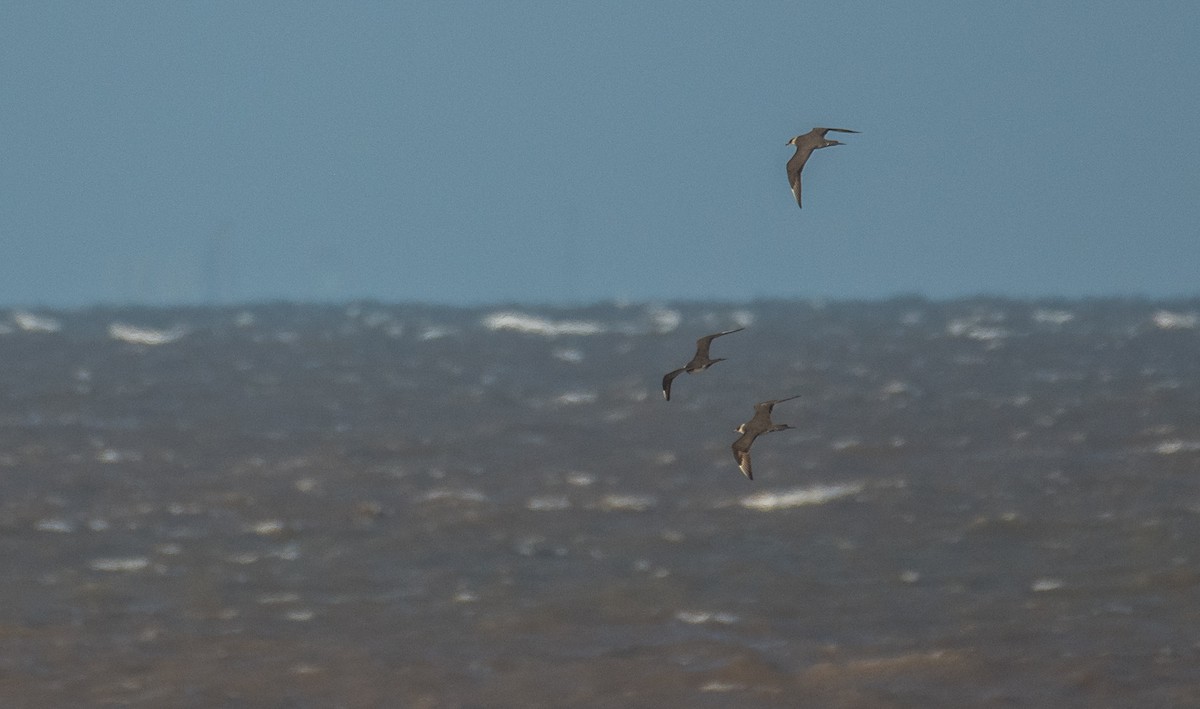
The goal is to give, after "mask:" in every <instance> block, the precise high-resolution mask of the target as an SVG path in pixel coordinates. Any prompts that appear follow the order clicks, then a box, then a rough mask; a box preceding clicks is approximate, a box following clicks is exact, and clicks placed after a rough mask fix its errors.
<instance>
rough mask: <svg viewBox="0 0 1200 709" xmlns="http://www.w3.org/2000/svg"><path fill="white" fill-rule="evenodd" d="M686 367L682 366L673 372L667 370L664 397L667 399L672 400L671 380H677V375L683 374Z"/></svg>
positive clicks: (664, 378) (664, 380) (664, 379)
mask: <svg viewBox="0 0 1200 709" xmlns="http://www.w3.org/2000/svg"><path fill="white" fill-rule="evenodd" d="M686 369H687V368H686V367H680V368H679V369H676V370H675V371H673V372H667V373H666V375H665V376H664V377H663V397H664V398H665V399H666V400H667V401H670V400H671V382H672V381H674V380H675V377H678V376H679V375H680V374H683V373H684V371H685V370H686Z"/></svg>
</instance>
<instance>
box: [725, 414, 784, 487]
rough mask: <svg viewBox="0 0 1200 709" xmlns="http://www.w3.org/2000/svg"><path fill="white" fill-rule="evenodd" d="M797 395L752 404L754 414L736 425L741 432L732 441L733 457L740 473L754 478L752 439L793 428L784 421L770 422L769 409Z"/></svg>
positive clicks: (751, 478)
mask: <svg viewBox="0 0 1200 709" xmlns="http://www.w3.org/2000/svg"><path fill="white" fill-rule="evenodd" d="M799 396H800V395H799V394H797V395H796V396H789V397H788V398H786V399H771V400H769V401H760V402H758V403H757V404H755V405H754V416H753V417H752V418H751V419H750V420H749V421H747V422H746V423H743V424H742V425H740V426H738V427H737V432H738V433H740V434H742V436H741V438H739V439H737V440H736V441H734V442H733V446H732V448H733V459H734V460H736V461H737V464H738V468H740V469H741V471H742V474H743V475H745V476H746V477H747V478H748V479H750V480H753V479H754V473H753V471H752V469H751V468H750V446H751V445H753V444H754V439H756V438H758V437H759V436H761V435H762V434H764V433H773V432H775V431H783V430H785V429H789V428H793V427H792V426H789V425H788V424H786V423H774V422H772V421H771V410H772V409H774V408H775V404H779V403H782V402H784V401H791V400H792V399H796V398H798V397H799Z"/></svg>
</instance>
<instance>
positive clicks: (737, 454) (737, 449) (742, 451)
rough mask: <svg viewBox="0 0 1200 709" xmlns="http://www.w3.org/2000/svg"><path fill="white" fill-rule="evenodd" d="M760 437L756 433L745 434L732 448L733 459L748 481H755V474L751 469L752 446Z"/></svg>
mask: <svg viewBox="0 0 1200 709" xmlns="http://www.w3.org/2000/svg"><path fill="white" fill-rule="evenodd" d="M757 437H758V435H757V434H754V433H743V434H742V436H741V438H739V439H737V440H736V441H734V442H733V445H732V446H730V447H731V448H732V449H733V459H734V460H736V461H737V464H738V468H740V469H741V471H742V475H745V476H746V477H747V478H748V479H750V480H753V479H754V473H753V471H752V470H751V469H750V444H751V443H754V439H755V438H757Z"/></svg>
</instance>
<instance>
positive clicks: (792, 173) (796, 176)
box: [786, 128, 858, 207]
mask: <svg viewBox="0 0 1200 709" xmlns="http://www.w3.org/2000/svg"><path fill="white" fill-rule="evenodd" d="M831 130H835V131H838V132H839V133H857V132H858V131H856V130H850V129H849V128H813V129H812V130H810V131H809V132H807V133H805V134H804V135H798V136H796V137H795V138H792V139H791V140H789V141H788V142H787V143H786V144H787V145H794V146H796V154H795V155H793V156H792V159H791V160H788V164H787V176H788V184H789V185H791V186H792V194H793V195H795V197H796V206H797V207H803V205H802V204H800V171H801V170H803V169H804V163H806V162H808V156H809V155H812V152H813V151H814V150H817V149H819V148H828V147H829V146H831V145H845V143H842V142H839V141H836V140H826V139H825V134H826V133H828V132H829V131H831Z"/></svg>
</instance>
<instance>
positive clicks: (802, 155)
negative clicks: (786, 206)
mask: <svg viewBox="0 0 1200 709" xmlns="http://www.w3.org/2000/svg"><path fill="white" fill-rule="evenodd" d="M809 155H812V148H801V149H799V150H797V151H796V154H795V155H793V156H792V159H791V160H788V164H787V176H788V184H790V185H791V186H792V196H794V197H795V198H796V206H797V207H800V208H803V207H804V205H802V204H801V203H800V171H801V170H803V169H804V163H806V162H808V156H809Z"/></svg>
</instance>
